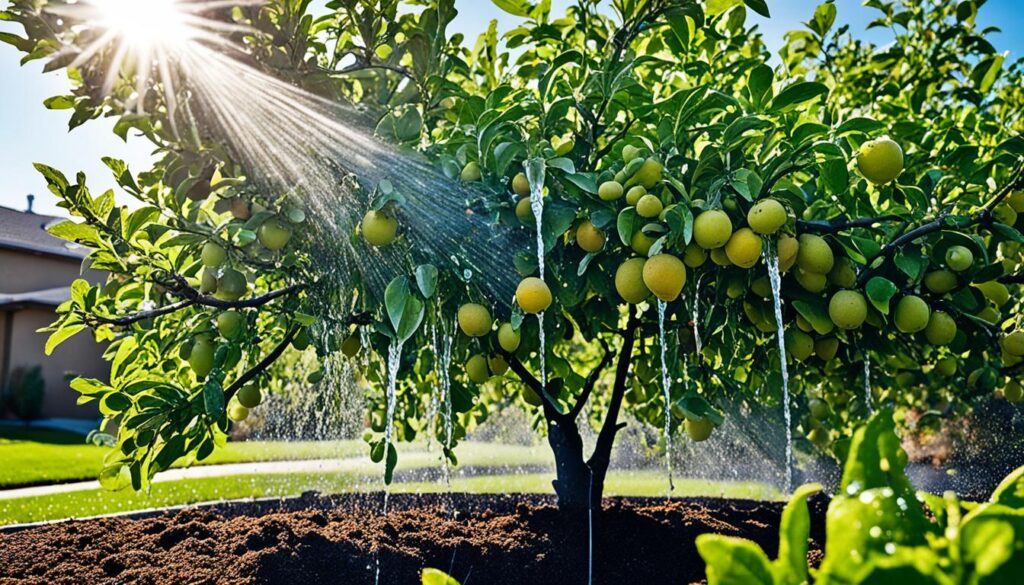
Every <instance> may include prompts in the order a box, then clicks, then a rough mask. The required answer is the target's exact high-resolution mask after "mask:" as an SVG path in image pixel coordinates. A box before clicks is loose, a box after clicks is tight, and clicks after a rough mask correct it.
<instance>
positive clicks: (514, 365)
mask: <svg viewBox="0 0 1024 585" xmlns="http://www.w3.org/2000/svg"><path fill="white" fill-rule="evenodd" d="M501 353H502V355H503V356H504V358H505V361H506V362H508V367H509V368H510V369H511V370H512V371H513V372H515V373H516V375H517V376H519V379H520V380H522V382H523V383H524V384H526V385H527V386H528V387H529V388H530V389H531V390H533V391H534V392H536V393H537V396H540V400H541V402H542V403H544V414H545V415H546V416H547V417H548V418H549V419H554V418H558V417H559V416H561V415H559V413H558V408H557V407H556V406H555V403H554V402H552V401H551V398H550V397H549V396H548V394H547V392H545V391H544V385H543V384H541V383H540V380H538V379H537V377H536V376H534V375H533V374H531V373H530V370H527V369H526V366H524V365H523V362H521V361H519V359H518V358H516V357H515V356H514V355H512V354H510V353H508V352H506V351H502V352H501Z"/></svg>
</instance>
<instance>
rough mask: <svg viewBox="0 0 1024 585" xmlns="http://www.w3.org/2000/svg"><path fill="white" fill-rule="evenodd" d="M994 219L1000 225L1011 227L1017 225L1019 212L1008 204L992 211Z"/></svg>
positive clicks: (998, 206)
mask: <svg viewBox="0 0 1024 585" xmlns="http://www.w3.org/2000/svg"><path fill="white" fill-rule="evenodd" d="M992 217H994V218H995V220H996V221H998V222H999V223H1003V224H1006V225H1009V226H1012V225H1013V224H1015V223H1017V212H1016V211H1015V210H1014V209H1013V208H1012V207H1010V206H1009V205H1007V204H1006V203H1003V204H1000V205H997V206H996V208H995V209H993V210H992Z"/></svg>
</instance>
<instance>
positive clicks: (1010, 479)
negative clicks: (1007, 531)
mask: <svg viewBox="0 0 1024 585" xmlns="http://www.w3.org/2000/svg"><path fill="white" fill-rule="evenodd" d="M989 501H991V502H992V503H995V504H1002V505H1004V506H1008V507H1010V508H1024V467H1018V468H1017V469H1016V470H1014V472H1013V473H1011V474H1010V475H1007V476H1006V478H1005V479H1003V481H1001V482H1000V483H999V485H998V486H997V487H996V489H995V491H993V492H992V498H991V499H990V500H989Z"/></svg>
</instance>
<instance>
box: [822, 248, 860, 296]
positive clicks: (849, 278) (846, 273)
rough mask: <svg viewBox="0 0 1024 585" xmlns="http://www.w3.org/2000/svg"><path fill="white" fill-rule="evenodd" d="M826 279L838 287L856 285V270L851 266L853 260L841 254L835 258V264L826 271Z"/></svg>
mask: <svg viewBox="0 0 1024 585" xmlns="http://www.w3.org/2000/svg"><path fill="white" fill-rule="evenodd" d="M828 280H829V282H831V283H832V284H833V285H835V286H838V287H839V288H853V287H854V286H856V285H857V271H856V270H855V269H854V268H853V260H850V259H849V258H847V257H845V256H842V257H840V258H836V261H835V265H833V266H832V270H831V271H830V272H829V273H828Z"/></svg>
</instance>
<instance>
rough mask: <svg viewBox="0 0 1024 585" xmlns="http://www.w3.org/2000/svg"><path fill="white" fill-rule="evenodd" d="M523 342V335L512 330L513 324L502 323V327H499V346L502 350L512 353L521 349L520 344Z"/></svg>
mask: <svg viewBox="0 0 1024 585" xmlns="http://www.w3.org/2000/svg"><path fill="white" fill-rule="evenodd" d="M521 341H522V334H521V333H520V332H519V331H517V330H515V329H513V328H512V324H511V323H502V324H501V327H498V345H500V346H501V349H503V350H505V351H507V352H508V353H512V352H514V351H515V350H517V349H519V343H520V342H521Z"/></svg>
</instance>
